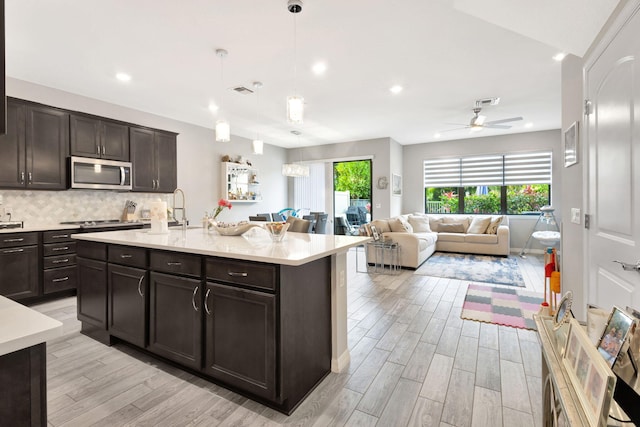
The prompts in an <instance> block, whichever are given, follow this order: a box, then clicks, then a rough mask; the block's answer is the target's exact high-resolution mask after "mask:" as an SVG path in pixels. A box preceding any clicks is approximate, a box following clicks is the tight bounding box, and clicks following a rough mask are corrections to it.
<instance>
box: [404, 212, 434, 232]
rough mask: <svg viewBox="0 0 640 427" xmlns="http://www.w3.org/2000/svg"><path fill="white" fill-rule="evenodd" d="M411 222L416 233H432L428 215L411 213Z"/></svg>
mask: <svg viewBox="0 0 640 427" xmlns="http://www.w3.org/2000/svg"><path fill="white" fill-rule="evenodd" d="M409 224H411V226H412V227H413V231H414V232H415V233H431V227H429V218H427V217H426V216H422V215H420V216H418V215H409Z"/></svg>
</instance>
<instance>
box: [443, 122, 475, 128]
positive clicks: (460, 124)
mask: <svg viewBox="0 0 640 427" xmlns="http://www.w3.org/2000/svg"><path fill="white" fill-rule="evenodd" d="M445 125H451V126H466V127H469V125H468V124H467V123H445Z"/></svg>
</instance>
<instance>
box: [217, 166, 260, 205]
mask: <svg viewBox="0 0 640 427" xmlns="http://www.w3.org/2000/svg"><path fill="white" fill-rule="evenodd" d="M222 185H223V188H222V197H223V198H226V199H229V200H233V201H234V202H248V203H251V202H259V201H261V200H262V195H261V193H260V179H259V177H258V169H255V168H254V167H252V166H249V165H246V164H239V163H230V162H223V163H222Z"/></svg>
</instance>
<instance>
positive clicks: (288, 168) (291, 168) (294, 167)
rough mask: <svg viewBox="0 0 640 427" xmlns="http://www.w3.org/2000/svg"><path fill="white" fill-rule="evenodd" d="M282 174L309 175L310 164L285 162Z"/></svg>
mask: <svg viewBox="0 0 640 427" xmlns="http://www.w3.org/2000/svg"><path fill="white" fill-rule="evenodd" d="M282 175H284V176H293V177H304V176H309V166H307V165H301V164H300V163H285V164H284V165H282Z"/></svg>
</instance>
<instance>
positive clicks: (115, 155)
mask: <svg viewBox="0 0 640 427" xmlns="http://www.w3.org/2000/svg"><path fill="white" fill-rule="evenodd" d="M70 131H71V132H70V138H71V140H70V147H71V155H72V156H81V157H93V158H102V159H109V160H122V161H129V126H127V125H124V124H121V123H118V122H112V121H109V120H101V119H98V118H95V117H89V116H84V115H80V114H72V115H71V116H70Z"/></svg>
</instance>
